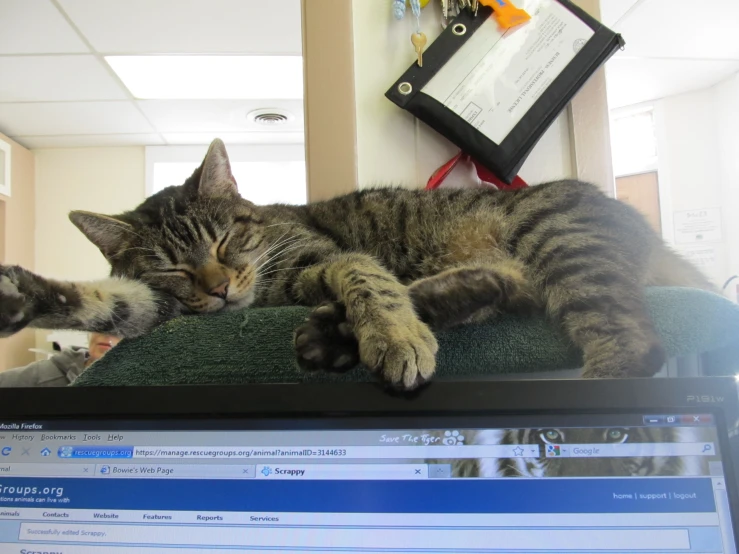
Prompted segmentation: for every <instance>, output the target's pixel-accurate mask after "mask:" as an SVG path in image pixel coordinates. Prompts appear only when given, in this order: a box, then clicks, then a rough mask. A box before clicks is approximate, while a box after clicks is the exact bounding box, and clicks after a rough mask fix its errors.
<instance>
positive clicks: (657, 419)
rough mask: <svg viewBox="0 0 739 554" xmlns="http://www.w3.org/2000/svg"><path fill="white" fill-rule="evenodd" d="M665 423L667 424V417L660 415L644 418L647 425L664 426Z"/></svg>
mask: <svg viewBox="0 0 739 554" xmlns="http://www.w3.org/2000/svg"><path fill="white" fill-rule="evenodd" d="M664 422H665V416H660V415H650V416H644V424H645V425H663V424H664Z"/></svg>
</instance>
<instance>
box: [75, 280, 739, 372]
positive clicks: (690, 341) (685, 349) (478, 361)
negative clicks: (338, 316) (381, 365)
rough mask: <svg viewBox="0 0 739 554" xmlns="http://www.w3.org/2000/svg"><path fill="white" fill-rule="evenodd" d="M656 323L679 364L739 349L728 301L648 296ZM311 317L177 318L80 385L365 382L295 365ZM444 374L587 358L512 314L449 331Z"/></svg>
mask: <svg viewBox="0 0 739 554" xmlns="http://www.w3.org/2000/svg"><path fill="white" fill-rule="evenodd" d="M647 300H648V303H649V308H650V312H651V314H652V318H653V320H654V323H655V325H656V327H657V330H658V331H659V333H660V335H661V336H662V339H663V342H664V345H665V348H666V350H667V352H668V354H669V356H671V357H680V356H687V355H692V354H698V353H703V352H711V351H716V350H723V351H726V349H727V348H735V347H736V348H737V351H738V353H739V306H737V305H735V304H733V303H732V302H730V301H729V300H727V299H725V298H724V297H722V296H719V295H716V294H712V293H708V292H704V291H700V290H695V289H686V288H677V287H655V288H651V289H649V290H648V291H647ZM309 311H310V310H309V309H308V308H301V307H287V308H268V309H252V310H245V311H243V312H231V313H223V314H216V315H209V316H190V317H182V318H179V319H176V320H173V321H171V322H169V323H167V324H165V325H162V326H161V327H159V328H158V329H155V330H154V331H153V332H152V333H151V334H149V335H147V336H145V337H141V338H139V339H136V340H129V341H123V342H121V343H120V345H119V346H117V347H116V348H114V349H113V350H111V351H110V353H108V354H107V355H106V356H105V358H103V359H102V360H100V361H99V362H97V363H96V364H94V365H93V366H92V367H90V369H88V370H87V371H86V372H85V373H83V374H82V376H81V377H80V378H79V379H78V380H77V381H76V382H75V386H119V385H134V386H139V385H183V384H198V383H208V384H234V383H285V382H309V381H312V382H315V381H365V380H372V379H373V377H372V376H371V375H369V374H368V372H366V371H364V370H362V369H361V368H355V369H354V370H352V371H350V372H347V373H344V374H329V373H320V372H319V373H303V372H302V371H300V370H299V369H298V368H297V366H296V364H295V361H294V354H293V350H292V333H293V329H295V328H296V327H297V326H298V325H299V324H300V323H302V321H303V319H304V318H305V317H306V315H307V314H308V312H309ZM439 345H440V349H439V355H438V364H437V368H438V369H437V376H438V377H441V378H443V377H464V378H471V377H479V376H483V375H494V374H501V373H522V372H532V371H551V370H559V369H573V368H577V367H580V364H581V357H580V354H579V352H578V351H577V350H575V349H574V348H572V347H571V346H569V344H568V342H567V340H566V338H565V337H564V336H563V335H562V333H561V332H560V331H559V330H557V329H556V328H553V327H552V326H550V325H549V324H548V323H547V322H546V321H545V320H544V319H543V318H541V317H518V316H511V315H507V316H503V317H500V318H498V319H495V320H493V321H490V322H488V323H485V324H482V325H476V326H469V327H463V328H458V329H454V330H452V331H447V332H443V333H440V334H439Z"/></svg>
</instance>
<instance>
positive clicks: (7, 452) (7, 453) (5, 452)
mask: <svg viewBox="0 0 739 554" xmlns="http://www.w3.org/2000/svg"><path fill="white" fill-rule="evenodd" d="M12 451H13V448H12V447H10V446H3V449H2V450H0V454H2V455H3V456H10V453H11V452H12Z"/></svg>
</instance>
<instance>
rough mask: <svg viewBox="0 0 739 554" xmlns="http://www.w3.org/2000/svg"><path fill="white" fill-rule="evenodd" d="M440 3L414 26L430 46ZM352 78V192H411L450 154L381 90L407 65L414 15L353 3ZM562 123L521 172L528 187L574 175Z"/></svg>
mask: <svg viewBox="0 0 739 554" xmlns="http://www.w3.org/2000/svg"><path fill="white" fill-rule="evenodd" d="M438 4H439V2H431V3H430V4H429V6H428V7H426V8H425V9H424V10H422V12H421V14H422V17H421V29H422V31H423V32H424V33H425V34H426V36H427V37H428V43H429V44H430V43H431V42H432V41H433V39H435V38H436V37H437V36H438V35H439V33H440V32H441V27H440V25H439V21H440V19H439V17H440V14H439V11H440V8H439V6H438ZM352 10H353V21H354V78H355V87H354V88H355V95H356V106H357V111H356V125H357V173H358V181H359V187H360V188H364V187H368V186H373V185H387V184H395V185H402V186H406V187H418V186H423V185H425V184H426V181H427V180H428V178H429V177H430V176H431V174H432V173H433V172H434V171H435V170H436V169H437V168H438V167H439V166H440V165H441V164H443V163H444V162H446V161H447V160H448V159H449V158H451V157H452V156H453V155H454V154H455V153H456V152H457V150H458V149H457V148H456V147H455V146H454V145H452V144H451V143H449V142H448V141H447V140H446V139H444V138H443V137H441V136H440V135H438V134H437V133H436V132H435V131H433V130H431V129H429V128H428V127H426V126H425V125H424V124H423V123H420V122H418V121H416V120H415V119H414V118H413V116H411V115H410V114H408V113H407V112H405V111H404V110H401V109H400V108H398V107H397V106H396V105H395V104H393V103H392V102H390V101H389V100H388V99H387V98H385V91H386V90H387V89H388V88H389V87H390V86H391V85H392V84H393V83H394V82H395V80H396V79H397V78H398V77H399V76H400V75H402V73H403V72H404V71H405V70H406V69H407V68H408V67H409V66H410V64H411V63H412V62H413V60H414V56H415V52H414V50H413V46H412V45H411V42H410V36H411V33H412V32H414V29H415V18H413V17H411V16H410V10H408V13H407V14H406V17H405V19H403V20H402V21H395V20H394V19H393V18H392V16H391V11H390V3H389V2H388V1H387V0H383V1H381V2H378V1H373V2H367V1H360V0H354V1H353V3H352ZM571 160H572V156H571V153H570V142H569V124H568V120H567V116H566V114H563V115H561V116H560V117H559V118H558V119H557V120H556V122H555V123H554V124H553V125H552V127H551V128H550V129H549V131H548V132H547V134H546V135H545V136H544V138H543V139H542V140H541V142H540V143H539V144H538V145H537V146H536V148H535V149H534V151H533V152H532V154H531V156H530V157H529V159H528V160H527V162H526V164H525V165H524V167H523V168H522V170H521V172H520V174H521V177H522V178H524V179H525V180H527V181H529V182H531V183H537V182H541V181H545V180H551V179H558V178H562V177H568V176H571V175H572V174H573V170H572V161H571Z"/></svg>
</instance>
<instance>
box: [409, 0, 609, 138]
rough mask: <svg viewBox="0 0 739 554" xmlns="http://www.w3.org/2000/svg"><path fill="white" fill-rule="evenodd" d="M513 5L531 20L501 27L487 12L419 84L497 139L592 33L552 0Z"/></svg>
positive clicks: (527, 108) (521, 114) (505, 133)
mask: <svg viewBox="0 0 739 554" xmlns="http://www.w3.org/2000/svg"><path fill="white" fill-rule="evenodd" d="M516 4H517V5H520V6H519V7H523V8H524V9H525V10H526V11H527V12H528V13H529V14H531V20H530V21H528V22H527V23H525V24H523V25H520V26H518V27H514V28H512V29H509V30H507V31H504V30H503V29H501V28H499V26H498V24H497V22H496V20H495V18H494V17H492V16H491V17H489V18H488V19H487V20H486V21H485V22H484V23H483V24H482V26H481V27H480V28H479V29H478V30H477V31H476V32H475V33H474V34H473V35H472V36H471V37H470V38H469V39H468V40H467V42H465V44H464V45H462V47H461V48H460V49H459V50H458V51H457V52H456V53H455V54H454V55H453V56H452V58H451V59H450V60H449V62H447V63H446V64H445V65H444V66H443V67H442V68H441V69H440V70H439V71H438V72H437V73H436V75H434V77H433V78H432V79H431V80H430V81H429V82H428V84H426V86H425V87H423V89H422V92H423V93H425V94H427V95H428V96H431V97H432V98H434V99H436V100H437V101H439V102H441V103H442V104H444V106H446V107H447V108H449V109H450V110H452V111H453V112H454V113H456V114H457V115H459V116H461V117H462V118H464V119H465V120H466V121H467V122H469V123H470V125H472V126H474V127H475V128H476V129H477V130H478V131H479V132H481V133H482V134H484V135H485V136H486V137H488V138H489V139H490V140H492V141H493V142H495V143H496V144H500V143H501V142H502V141H503V140H504V139H505V137H506V136H508V133H510V132H511V130H512V129H513V128H514V127H515V126H516V124H517V123H518V122H519V121H520V120H521V118H523V116H524V115H525V114H526V112H527V111H528V110H529V109H530V108H531V106H532V105H533V104H534V102H535V101H536V100H537V99H538V98H539V97H540V96H541V94H542V93H543V92H544V91H545V90H546V89H547V87H548V86H549V85H550V84H551V83H552V81H554V79H555V78H556V77H557V76H558V75H559V74H560V73H562V71H563V70H564V69H565V67H567V65H568V64H569V63H570V61H572V59H573V58H574V57H575V55H576V54H577V53H578V52H579V51H580V49H581V48H582V47H583V46H584V45H585V43H586V42H587V41H588V40H589V39H590V37H592V36H593V35H594V34H595V33H594V31H593V29H591V28H590V27H589V26H588V25H586V24H585V23H584V22H583V21H582V20H581V19H580V18H578V17H577V16H575V15H574V14H572V13H571V12H570V11H569V10H568V9H567V8H565V7H564V6H562V5H561V4H559V3H558V2H556V1H555V0H525V1H522V2H516Z"/></svg>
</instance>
